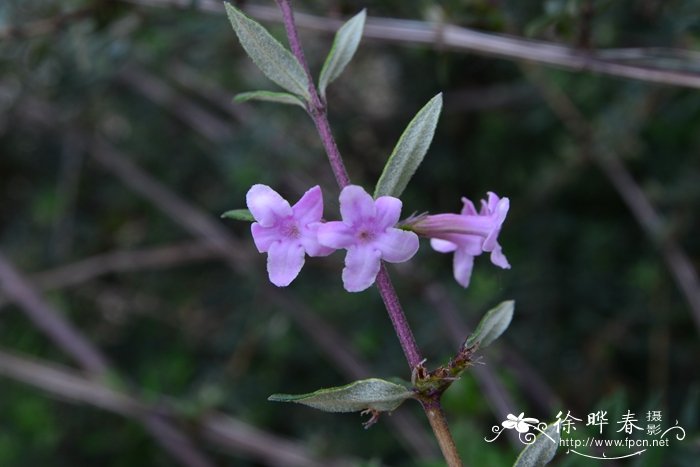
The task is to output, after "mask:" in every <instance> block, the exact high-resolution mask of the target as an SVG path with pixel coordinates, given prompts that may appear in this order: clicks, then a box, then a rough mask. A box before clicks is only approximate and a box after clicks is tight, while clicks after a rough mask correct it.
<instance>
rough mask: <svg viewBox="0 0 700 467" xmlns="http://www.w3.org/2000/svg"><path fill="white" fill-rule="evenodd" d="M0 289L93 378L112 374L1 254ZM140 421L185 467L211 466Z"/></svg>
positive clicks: (168, 432) (175, 435) (173, 433)
mask: <svg viewBox="0 0 700 467" xmlns="http://www.w3.org/2000/svg"><path fill="white" fill-rule="evenodd" d="M0 288H2V290H4V292H5V294H6V296H7V297H9V298H10V299H11V300H12V301H14V302H15V303H17V304H18V305H19V306H20V307H21V308H22V309H23V310H24V311H25V313H26V314H27V316H29V318H30V319H31V320H32V321H33V322H34V324H35V325H36V326H37V327H38V328H39V329H41V330H42V331H43V332H44V333H45V334H46V335H47V336H48V337H49V338H50V339H51V340H53V341H54V343H55V344H56V345H57V346H58V347H59V348H60V349H61V350H63V351H65V352H66V353H68V354H69V355H70V356H71V357H72V358H73V359H75V360H76V361H77V362H78V363H80V365H81V366H82V367H83V369H84V370H86V371H87V372H88V373H89V374H91V376H92V377H94V378H100V379H101V378H103V377H104V376H106V375H107V374H108V373H112V374H115V372H114V370H112V369H110V368H109V366H108V364H107V359H106V358H105V357H104V356H103V355H102V354H101V353H100V351H99V350H98V349H97V348H96V347H94V346H93V345H92V344H91V343H90V342H89V341H88V340H87V339H85V338H84V337H83V335H82V334H81V333H80V332H79V331H78V330H77V329H75V328H74V327H73V326H72V325H71V324H70V323H69V322H68V321H66V320H64V319H63V318H62V317H61V315H60V313H59V312H58V311H57V310H54V309H53V308H52V307H51V306H50V305H49V304H48V303H46V302H45V301H44V300H43V299H42V298H41V297H40V296H39V294H38V293H37V292H35V291H34V290H33V288H32V287H31V286H30V285H29V282H28V281H27V280H26V279H25V278H24V277H22V275H21V274H20V273H19V272H18V271H17V270H16V269H15V268H14V266H13V265H12V264H11V263H10V262H9V261H8V260H7V259H6V258H5V256H4V255H3V254H2V253H1V252H0ZM143 422H144V426H145V427H146V429H147V430H148V431H149V432H150V433H151V435H152V436H153V437H154V438H155V439H156V440H157V441H158V442H159V443H160V445H161V446H162V447H163V448H164V449H165V450H166V451H167V452H168V453H169V454H170V455H171V457H173V459H175V460H177V461H178V462H179V463H180V464H182V465H185V466H187V467H211V466H212V464H211V462H209V460H208V459H207V458H206V457H205V456H204V454H202V453H200V452H199V451H198V450H197V448H196V447H195V446H194V445H192V443H191V442H190V441H189V440H188V439H187V438H186V437H185V436H184V435H183V434H180V433H179V432H178V431H177V429H176V428H174V427H170V426H166V425H164V424H162V423H157V422H156V421H153V419H152V417H147V418H146V419H144V420H143ZM175 441H176V442H175Z"/></svg>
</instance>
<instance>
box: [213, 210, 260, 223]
mask: <svg viewBox="0 0 700 467" xmlns="http://www.w3.org/2000/svg"><path fill="white" fill-rule="evenodd" d="M221 217H222V218H224V219H233V220H237V221H246V222H255V218H254V217H253V214H251V213H250V211H249V210H247V209H232V210H230V211H226V212H225V213H223V214H222V215H221Z"/></svg>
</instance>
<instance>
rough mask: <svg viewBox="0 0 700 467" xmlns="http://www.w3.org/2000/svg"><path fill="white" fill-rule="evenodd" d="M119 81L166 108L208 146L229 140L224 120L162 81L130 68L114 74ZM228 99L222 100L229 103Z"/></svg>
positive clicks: (135, 68)
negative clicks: (209, 143)
mask: <svg viewBox="0 0 700 467" xmlns="http://www.w3.org/2000/svg"><path fill="white" fill-rule="evenodd" d="M117 79H118V81H119V82H121V83H123V84H125V85H127V86H129V87H130V88H132V89H134V90H136V91H137V92H139V93H140V94H142V95H144V96H146V97H147V98H148V99H150V100H152V101H153V102H155V103H157V104H158V105H160V106H162V107H165V108H167V109H168V110H170V111H171V113H172V114H173V115H175V116H176V117H177V118H178V120H180V121H181V122H183V123H184V124H186V125H188V126H189V127H191V128H192V129H193V130H195V131H196V132H197V133H198V134H199V135H201V136H202V137H204V138H205V139H207V140H208V141H210V142H212V143H217V142H221V141H225V140H227V139H230V138H231V136H232V134H233V132H232V131H231V126H230V125H229V124H228V123H227V122H225V121H224V120H222V119H220V118H217V117H215V116H214V115H213V114H212V113H211V112H209V111H207V110H206V109H204V108H202V107H201V106H200V105H199V104H198V103H196V102H194V101H193V100H191V99H189V98H187V97H186V96H184V95H182V93H179V92H177V91H176V90H175V89H173V88H172V87H171V86H170V85H169V84H168V83H167V82H165V81H164V80H162V79H160V78H158V77H156V76H155V75H152V74H150V73H147V72H145V71H144V70H142V69H140V68H137V67H134V66H131V67H128V68H125V69H124V70H122V71H120V72H119V74H118V75H117ZM230 100H231V98H230V97H229V98H228V99H226V102H230Z"/></svg>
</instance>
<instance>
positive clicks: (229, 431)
mask: <svg viewBox="0 0 700 467" xmlns="http://www.w3.org/2000/svg"><path fill="white" fill-rule="evenodd" d="M0 375H4V376H5V377H8V378H12V379H15V380H17V381H20V382H22V383H24V384H28V385H30V386H34V387H36V388H38V389H41V390H42V391H45V392H48V393H49V394H51V395H53V396H58V397H60V398H61V399H64V400H65V401H67V402H70V403H78V404H88V405H92V406H94V407H98V408H100V409H103V410H107V411H109V412H113V413H116V414H119V415H122V416H124V417H127V418H135V419H140V420H142V421H143V422H144V423H146V424H148V426H149V427H150V428H151V431H152V432H153V431H157V432H158V435H159V436H160V438H161V439H162V440H164V441H165V440H167V441H165V442H168V444H171V445H174V446H175V448H176V449H179V450H180V451H184V449H185V448H184V447H185V446H187V443H188V440H187V439H186V438H184V436H183V435H182V434H181V433H180V432H178V431H176V430H174V429H173V428H172V427H171V425H170V423H169V422H168V421H166V419H167V420H175V419H178V418H180V417H179V416H178V415H177V413H176V412H175V411H174V410H173V409H171V407H173V406H174V405H175V404H174V401H172V400H169V399H168V398H167V397H165V396H162V395H161V396H155V395H154V397H152V398H153V399H156V400H159V401H164V402H161V403H159V405H158V406H157V407H156V406H153V405H150V404H148V403H146V402H144V401H142V400H140V399H138V398H136V397H134V396H132V395H129V394H126V393H124V392H121V391H118V390H116V389H113V388H110V387H107V386H105V385H104V384H103V383H101V382H99V381H95V380H90V379H87V378H85V377H84V376H83V375H81V374H80V373H78V372H76V371H74V370H70V369H68V368H65V367H62V366H59V365H56V364H50V363H46V362H42V361H40V360H36V359H34V358H30V357H27V356H22V355H18V354H14V353H10V352H7V351H3V350H0ZM188 422H189V423H190V424H191V423H192V421H188ZM194 428H196V430H197V431H198V432H200V434H201V435H202V436H203V437H205V438H206V439H207V440H208V441H210V442H211V443H213V444H215V445H217V446H218V447H219V448H222V449H224V450H225V451H227V452H230V453H232V454H235V455H240V454H245V455H248V456H250V457H252V458H254V459H258V460H259V461H261V462H265V463H267V464H270V465H289V466H303V467H305V466H314V467H322V466H326V465H329V466H338V467H340V466H350V465H354V463H351V462H349V461H344V460H339V459H324V460H320V459H318V458H317V457H316V456H314V455H312V454H311V453H309V452H308V450H307V449H306V448H304V447H303V446H302V445H301V444H299V443H297V442H293V441H290V440H287V439H283V438H280V437H277V436H273V435H270V434H268V433H265V432H262V431H260V430H258V429H256V428H253V427H251V426H250V425H248V424H246V423H243V422H241V421H239V420H236V419H234V418H232V417H229V416H226V415H224V414H221V413H217V412H212V413H209V414H206V415H203V416H202V417H199V418H197V419H195V420H194ZM190 465H197V464H195V463H194V462H191V463H190ZM207 465H210V464H207Z"/></svg>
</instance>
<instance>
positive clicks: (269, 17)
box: [122, 0, 700, 88]
mask: <svg viewBox="0 0 700 467" xmlns="http://www.w3.org/2000/svg"><path fill="white" fill-rule="evenodd" d="M122 1H124V2H126V3H132V4H136V5H140V6H147V7H165V8H173V7H176V8H185V9H189V8H192V7H194V8H197V9H199V10H201V11H206V12H213V13H217V14H221V15H222V17H223V14H224V13H223V12H224V9H223V6H222V4H221V2H219V1H216V0H198V1H197V2H194V3H193V2H191V1H190V0H122ZM244 9H245V11H246V12H247V13H248V14H250V15H251V16H252V17H254V18H256V19H258V20H263V21H274V22H281V21H282V19H281V16H280V14H279V12H278V11H277V10H276V9H275V8H272V7H265V6H260V5H252V4H246V5H245V6H244ZM295 19H296V22H297V24H298V26H299V27H301V28H304V29H308V30H312V31H320V32H326V33H335V31H336V30H337V29H338V28H339V27H340V25H341V24H342V21H340V20H335V19H329V18H324V17H321V16H315V15H310V14H303V13H295ZM364 37H366V38H368V39H377V40H382V41H386V42H395V43H400V44H406V43H413V44H426V45H433V46H435V47H440V48H441V49H445V48H447V49H452V50H457V51H470V52H476V53H480V54H484V55H488V56H495V57H501V58H505V59H509V60H522V61H527V62H533V63H540V64H544V65H551V66H555V67H559V68H564V69H567V70H572V71H576V72H580V71H587V72H592V73H600V74H605V75H611V76H619V77H623V78H631V79H636V80H640V81H647V82H652V83H660V84H668V85H673V86H686V87H691V88H700V73H697V72H694V71H686V70H677V69H668V68H662V67H659V66H655V67H651V66H644V65H634V64H629V63H623V62H618V61H612V60H609V59H607V58H605V57H606V50H605V49H603V50H599V51H587V50H579V49H574V48H571V47H566V46H561V45H558V44H554V43H551V42H543V41H533V40H528V39H522V38H518V37H509V36H505V35H498V34H489V33H483V32H479V31H475V30H473V29H468V28H463V27H459V26H454V25H451V24H440V23H429V22H424V21H412V20H400V19H392V18H368V19H367V23H366V26H365V30H364ZM616 50H617V49H616ZM654 50H655V51H657V52H658V49H654ZM683 53H686V54H687V52H685V51H676V52H675V55H679V54H683ZM648 55H651V54H648ZM659 62H660V60H657V61H655V63H657V64H658V63H659ZM689 65H692V66H695V67H698V68H700V63H686V66H689Z"/></svg>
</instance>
